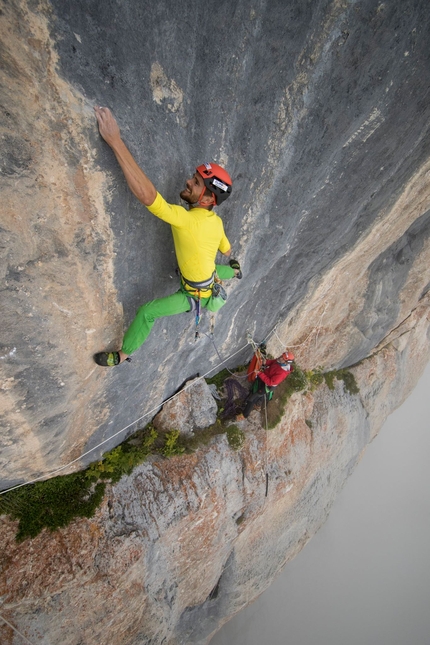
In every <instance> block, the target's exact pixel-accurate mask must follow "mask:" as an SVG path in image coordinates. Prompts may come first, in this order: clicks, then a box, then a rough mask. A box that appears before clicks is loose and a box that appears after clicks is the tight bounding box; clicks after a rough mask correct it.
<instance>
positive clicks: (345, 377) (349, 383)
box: [323, 369, 360, 394]
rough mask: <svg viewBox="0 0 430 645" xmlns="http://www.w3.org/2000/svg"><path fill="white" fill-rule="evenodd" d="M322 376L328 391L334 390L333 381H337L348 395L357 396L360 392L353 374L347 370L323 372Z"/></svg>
mask: <svg viewBox="0 0 430 645" xmlns="http://www.w3.org/2000/svg"><path fill="white" fill-rule="evenodd" d="M323 376H324V380H325V382H326V384H327V387H328V388H329V390H334V380H335V379H336V380H337V381H343V384H344V387H345V390H346V391H347V392H349V394H358V393H359V392H360V389H359V387H358V385H357V381H356V380H355V377H354V374H353V373H352V372H350V371H349V370H347V369H340V370H333V371H331V372H325V373H324V375H323Z"/></svg>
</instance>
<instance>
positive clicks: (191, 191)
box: [179, 172, 205, 204]
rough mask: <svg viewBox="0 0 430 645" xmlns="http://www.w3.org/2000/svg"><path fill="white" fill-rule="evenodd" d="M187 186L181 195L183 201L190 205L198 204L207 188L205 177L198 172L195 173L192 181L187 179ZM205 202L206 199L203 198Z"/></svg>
mask: <svg viewBox="0 0 430 645" xmlns="http://www.w3.org/2000/svg"><path fill="white" fill-rule="evenodd" d="M185 186H186V187H185V188H184V190H182V191H181V192H180V193H179V194H180V197H181V199H183V200H184V202H187V203H188V204H196V203H197V202H198V201H199V197H200V195H201V194H202V191H203V189H204V187H205V184H204V181H203V177H201V176H200V175H199V173H198V172H195V173H194V175H193V176H192V177H191V179H187V181H186V182H185ZM204 200H205V197H203V198H202V202H203V201H204Z"/></svg>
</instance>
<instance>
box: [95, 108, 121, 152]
mask: <svg viewBox="0 0 430 645" xmlns="http://www.w3.org/2000/svg"><path fill="white" fill-rule="evenodd" d="M94 112H95V113H96V117H97V121H98V124H99V130H100V134H101V136H102V137H103V139H104V140H105V141H106V143H107V144H109V145H110V146H111V147H113V146H114V145H115V143H116V142H118V141H120V140H121V133H120V131H119V126H118V123H117V122H116V119H115V117H114V115H113V114H112V112H111V111H110V110H109V108H105V107H98V106H95V107H94Z"/></svg>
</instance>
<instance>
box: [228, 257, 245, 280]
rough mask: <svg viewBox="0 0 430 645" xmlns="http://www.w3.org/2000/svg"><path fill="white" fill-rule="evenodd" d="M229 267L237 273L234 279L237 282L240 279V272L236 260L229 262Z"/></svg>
mask: <svg viewBox="0 0 430 645" xmlns="http://www.w3.org/2000/svg"><path fill="white" fill-rule="evenodd" d="M229 265H230V266H231V268H232V269H234V270H235V271H237V274H236V276H235V277H236V278H237V279H238V280H241V279H242V271H241V270H240V264H239V262H238V261H237V260H230V262H229Z"/></svg>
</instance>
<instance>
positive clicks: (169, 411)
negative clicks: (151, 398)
mask: <svg viewBox="0 0 430 645" xmlns="http://www.w3.org/2000/svg"><path fill="white" fill-rule="evenodd" d="M217 411H218V408H217V404H216V402H215V399H214V397H213V396H212V392H211V390H210V388H209V386H208V385H207V383H206V381H205V380H204V379H201V378H196V379H192V380H191V381H189V382H188V383H187V384H186V386H185V387H184V389H183V390H181V391H180V392H179V393H178V395H177V396H175V398H174V399H171V400H170V401H168V402H167V403H165V405H163V408H162V409H161V410H160V412H159V413H158V414H157V416H156V417H155V418H154V421H153V423H154V426H155V427H156V428H159V429H160V430H172V429H175V430H179V432H180V433H181V434H192V433H193V431H194V430H199V429H202V428H208V427H209V426H211V425H212V424H213V423H215V421H216V416H217Z"/></svg>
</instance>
